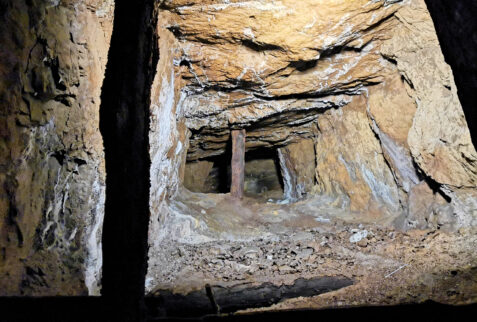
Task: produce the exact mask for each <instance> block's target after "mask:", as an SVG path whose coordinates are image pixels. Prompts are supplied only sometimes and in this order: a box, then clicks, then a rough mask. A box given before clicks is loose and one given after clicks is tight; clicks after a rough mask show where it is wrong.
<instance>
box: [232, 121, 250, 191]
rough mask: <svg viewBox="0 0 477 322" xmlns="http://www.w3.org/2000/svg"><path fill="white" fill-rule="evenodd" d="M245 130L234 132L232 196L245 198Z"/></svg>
mask: <svg viewBox="0 0 477 322" xmlns="http://www.w3.org/2000/svg"><path fill="white" fill-rule="evenodd" d="M245 136H246V133H245V130H244V129H242V130H232V183H231V185H230V194H231V195H232V197H234V198H239V199H241V198H242V197H243V190H244V179H245Z"/></svg>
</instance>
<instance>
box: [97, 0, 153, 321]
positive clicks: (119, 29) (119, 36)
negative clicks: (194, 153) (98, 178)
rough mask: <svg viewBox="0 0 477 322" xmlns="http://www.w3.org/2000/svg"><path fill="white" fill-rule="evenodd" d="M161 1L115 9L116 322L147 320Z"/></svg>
mask: <svg viewBox="0 0 477 322" xmlns="http://www.w3.org/2000/svg"><path fill="white" fill-rule="evenodd" d="M156 10H157V9H156V1H154V0H141V1H127V0H126V1H116V3H115V10H114V26H113V33H112V38H111V46H110V49H109V54H108V63H107V66H106V74H105V79H104V82H103V87H102V93H101V107H100V131H101V134H102V136H103V140H104V149H105V162H106V204H105V217H104V225H103V238H102V243H103V269H102V274H103V277H102V290H101V294H102V296H103V298H104V299H106V300H107V301H108V302H109V303H111V309H110V311H109V313H110V319H111V320H112V321H114V320H116V321H138V320H144V319H145V312H146V311H145V306H144V292H145V286H144V285H145V275H146V269H147V231H148V222H149V184H150V182H149V171H150V157H149V140H148V132H149V107H150V94H151V85H152V81H153V78H154V73H155V70H156V65H157V62H158V60H159V52H158V47H157V36H156V32H155V30H156V25H157V11H156Z"/></svg>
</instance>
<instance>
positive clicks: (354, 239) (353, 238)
mask: <svg viewBox="0 0 477 322" xmlns="http://www.w3.org/2000/svg"><path fill="white" fill-rule="evenodd" d="M367 236H368V231H367V230H361V231H357V232H356V233H354V234H353V235H352V236H351V237H350V238H349V241H350V243H357V242H359V241H360V240H362V239H363V238H366V237H367Z"/></svg>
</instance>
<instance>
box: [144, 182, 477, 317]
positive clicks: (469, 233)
mask: <svg viewBox="0 0 477 322" xmlns="http://www.w3.org/2000/svg"><path fill="white" fill-rule="evenodd" d="M168 207H169V211H170V212H169V214H168V215H166V216H165V217H164V218H162V220H163V221H164V224H165V226H166V227H168V229H167V230H166V231H164V232H163V236H158V237H159V238H162V241H161V245H162V247H161V248H160V249H161V250H160V251H159V252H158V253H154V254H150V255H149V257H150V261H149V273H148V277H147V280H146V289H147V292H148V295H149V296H152V297H159V298H160V297H161V296H166V295H167V294H172V293H173V294H182V295H187V294H192V293H193V292H197V291H199V292H201V291H202V292H205V293H204V294H206V286H207V287H212V288H214V287H215V288H217V287H218V288H221V289H223V288H236V287H239V286H240V287H247V288H257V287H259V286H260V285H263V284H264V283H270V284H272V285H276V286H282V285H293V284H294V283H295V282H296V281H297V280H298V279H300V278H301V279H306V280H313V279H316V278H325V277H336V278H348V279H350V280H352V281H353V283H352V284H351V285H350V286H346V287H344V288H341V289H338V290H332V289H330V290H329V291H326V292H321V294H319V295H305V293H306V292H304V293H303V296H300V295H299V294H297V295H296V296H295V297H292V298H290V297H289V298H284V299H281V300H279V301H275V302H273V303H272V304H270V305H269V306H267V305H264V307H262V308H256V307H255V308H253V309H252V308H250V309H248V310H247V309H246V308H247V307H242V308H241V309H245V311H243V312H249V311H256V310H279V309H300V308H313V309H316V308H325V307H337V306H338V307H339V306H354V305H387V304H402V303H419V302H422V301H426V300H434V301H436V302H440V303H446V304H464V303H472V302H475V301H476V300H477V255H476V253H475V248H476V247H477V229H476V228H475V227H474V228H466V229H460V230H459V231H458V232H455V233H448V232H444V231H440V230H412V231H408V232H401V231H398V230H396V229H395V228H394V227H393V221H394V220H395V219H396V218H393V217H390V216H387V217H386V216H381V217H376V216H375V215H371V214H365V213H360V214H358V213H356V214H353V213H350V212H349V211H344V210H341V209H340V208H339V207H337V206H336V205H334V204H333V201H332V200H324V199H323V198H321V197H319V196H314V197H309V198H307V199H305V200H301V201H298V202H296V203H286V202H283V201H282V202H280V200H273V202H271V201H268V202H267V201H265V200H259V199H257V198H249V197H245V198H244V199H243V200H234V199H232V198H231V197H230V196H229V195H228V194H201V193H191V192H188V191H187V190H185V191H183V192H182V193H180V194H178V195H177V197H176V199H175V200H173V201H169V205H168ZM204 296H205V295H204ZM250 307H253V306H250Z"/></svg>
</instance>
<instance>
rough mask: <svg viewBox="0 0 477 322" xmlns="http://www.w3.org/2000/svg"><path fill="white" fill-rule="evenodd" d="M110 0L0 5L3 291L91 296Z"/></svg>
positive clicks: (99, 213) (96, 275)
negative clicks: (100, 110)
mask: <svg viewBox="0 0 477 322" xmlns="http://www.w3.org/2000/svg"><path fill="white" fill-rule="evenodd" d="M112 18H113V1H112V0H96V1H95V0H85V1H75V0H68V1H52V0H43V1H41V0H33V1H23V0H22V1H17V0H15V1H2V3H1V4H0V24H1V25H2V28H1V31H0V43H1V48H2V50H0V79H2V81H1V82H0V102H1V103H0V104H1V118H0V122H1V124H0V295H3V296H5V295H8V296H14V295H42V296H45V295H87V294H98V292H99V282H100V277H101V258H102V255H101V229H102V220H103V207H104V198H105V196H104V180H105V173H104V161H103V146H102V139H101V135H100V133H99V129H98V126H99V104H100V101H99V97H100V91H101V85H102V81H103V77H104V72H105V65H106V60H107V53H108V46H109V40H110V36H111V31H112Z"/></svg>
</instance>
